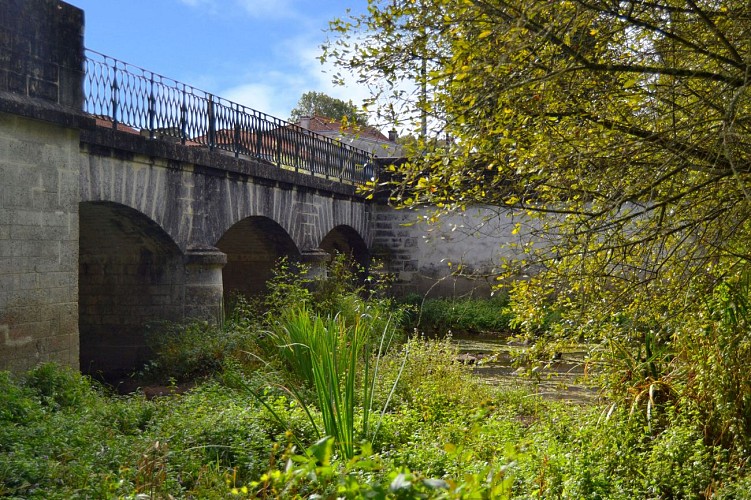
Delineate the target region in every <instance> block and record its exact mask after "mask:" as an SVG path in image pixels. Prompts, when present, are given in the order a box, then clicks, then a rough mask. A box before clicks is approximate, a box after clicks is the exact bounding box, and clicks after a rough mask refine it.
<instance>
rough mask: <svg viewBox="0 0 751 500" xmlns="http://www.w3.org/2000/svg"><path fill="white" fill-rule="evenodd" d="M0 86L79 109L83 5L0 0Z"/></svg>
mask: <svg viewBox="0 0 751 500" xmlns="http://www.w3.org/2000/svg"><path fill="white" fill-rule="evenodd" d="M0 47H2V50H0V91H7V92H11V93H14V94H19V95H24V96H28V97H32V98H35V99H40V100H44V101H46V102H50V103H55V104H59V105H61V106H64V107H67V108H71V109H77V110H81V109H83V62H84V50H83V47H84V45H83V11H82V10H80V9H78V8H76V7H73V6H71V5H68V4H67V3H64V2H60V1H58V0H1V1H0Z"/></svg>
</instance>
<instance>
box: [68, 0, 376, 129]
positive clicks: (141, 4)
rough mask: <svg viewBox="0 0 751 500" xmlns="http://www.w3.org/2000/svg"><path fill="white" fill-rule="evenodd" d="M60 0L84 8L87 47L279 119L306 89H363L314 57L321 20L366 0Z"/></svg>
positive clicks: (348, 92)
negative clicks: (340, 80)
mask: <svg viewBox="0 0 751 500" xmlns="http://www.w3.org/2000/svg"><path fill="white" fill-rule="evenodd" d="M66 1H67V2H68V3H71V4H73V5H75V6H76V7H79V8H81V9H83V10H84V12H85V19H86V27H85V44H86V47H87V48H89V49H93V50H96V51H97V52H101V53H103V54H106V55H108V56H111V57H114V58H116V59H120V60H122V61H125V62H127V63H130V64H133V65H136V66H140V67H142V68H144V69H148V70H150V71H153V72H154V73H159V74H161V75H164V76H167V77H170V78H173V79H175V80H178V81H182V82H184V83H187V84H189V85H192V86H194V87H197V88H200V89H202V90H206V91H208V92H211V93H214V94H216V95H219V96H222V97H225V98H227V99H230V100H233V101H236V102H239V103H240V104H244V105H246V106H250V107H252V108H255V109H257V110H259V111H263V112H264V113H268V114H270V115H273V116H277V117H279V118H283V119H286V118H287V117H288V116H289V112H290V110H291V109H292V108H293V107H294V106H295V104H296V103H297V101H298V99H299V98H300V96H301V95H302V94H303V92H306V91H310V90H315V91H319V92H325V93H327V94H328V95H331V96H333V97H337V98H340V99H344V100H350V99H351V100H352V101H353V102H354V103H355V104H361V102H362V99H363V98H364V97H366V96H367V89H365V88H363V87H360V86H357V85H348V86H346V87H337V86H334V85H333V84H332V83H331V73H333V68H331V67H329V68H325V67H323V66H322V65H321V63H320V62H319V60H318V59H317V57H318V56H319V55H320V53H321V51H320V48H319V47H320V45H321V43H323V42H324V41H325V39H326V36H327V35H326V33H324V30H325V29H326V28H327V26H328V22H329V21H330V20H331V19H333V18H335V17H342V16H345V15H346V12H347V9H348V8H349V9H351V10H352V11H353V12H362V11H364V10H365V9H366V7H367V0H66ZM326 70H328V71H329V73H325V72H324V71H326Z"/></svg>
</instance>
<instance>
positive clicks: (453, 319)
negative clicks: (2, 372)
mask: <svg viewBox="0 0 751 500" xmlns="http://www.w3.org/2000/svg"><path fill="white" fill-rule="evenodd" d="M404 302H405V304H408V305H410V306H411V307H412V308H413V312H412V313H411V314H410V319H411V324H410V326H411V327H412V328H416V329H418V330H420V331H423V332H425V333H430V334H446V333H448V332H449V331H450V332H452V333H454V334H467V333H469V334H476V333H508V332H510V331H511V330H512V328H511V321H512V318H513V316H512V313H511V310H510V309H509V307H508V296H507V295H504V294H498V295H496V296H494V297H492V298H490V299H477V298H466V299H424V300H423V299H422V297H420V296H419V295H411V296H409V297H407V298H406V299H405V301H404Z"/></svg>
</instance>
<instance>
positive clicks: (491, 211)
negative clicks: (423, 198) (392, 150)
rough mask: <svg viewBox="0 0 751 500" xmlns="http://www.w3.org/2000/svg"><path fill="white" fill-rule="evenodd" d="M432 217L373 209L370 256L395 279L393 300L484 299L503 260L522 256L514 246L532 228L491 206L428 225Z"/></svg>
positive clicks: (518, 216) (416, 212)
mask: <svg viewBox="0 0 751 500" xmlns="http://www.w3.org/2000/svg"><path fill="white" fill-rule="evenodd" d="M431 216H432V211H431V209H429V208H420V209H413V210H396V209H394V208H392V207H389V206H386V205H379V206H378V207H377V209H376V213H375V239H374V243H373V254H374V256H375V257H376V258H378V259H379V260H381V261H383V263H384V265H385V268H386V270H387V271H388V272H390V273H392V274H393V276H394V278H395V280H396V281H395V289H394V293H396V294H399V295H404V294H408V293H419V294H421V295H430V296H462V295H465V296H466V295H478V296H486V295H488V294H489V293H490V292H491V290H492V288H493V287H494V286H495V285H496V284H497V281H496V279H495V278H496V276H497V275H498V272H499V269H500V266H501V264H502V261H503V259H504V258H518V257H519V256H520V255H521V250H520V249H518V248H514V244H515V243H520V242H521V241H522V240H523V239H524V238H525V237H526V236H525V235H526V234H528V232H529V230H530V229H531V228H532V227H534V222H533V221H531V220H530V219H529V218H528V217H525V216H523V215H522V214H519V213H515V212H513V211H511V210H508V209H505V208H498V207H490V206H485V207H469V208H468V209H467V210H466V211H464V212H457V213H455V214H451V215H445V216H442V217H440V218H439V219H438V220H437V221H434V222H432V223H431V222H430V219H431ZM517 223H520V228H519V230H518V231H515V227H516V224H517Z"/></svg>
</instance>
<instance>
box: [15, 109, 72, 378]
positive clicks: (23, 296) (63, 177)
mask: <svg viewBox="0 0 751 500" xmlns="http://www.w3.org/2000/svg"><path fill="white" fill-rule="evenodd" d="M79 158H80V153H79V147H78V132H77V131H75V130H72V129H66V128H61V127H59V126H57V125H54V124H50V123H45V122H42V121H38V120H33V119H28V118H23V117H20V116H14V115H8V114H4V113H0V369H14V370H20V369H25V368H29V367H31V366H33V365H35V364H36V363H38V362H43V361H57V362H60V363H62V364H67V365H70V366H74V367H77V366H78V304H77V295H78V198H79V195H78V165H79V161H80V160H79Z"/></svg>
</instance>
